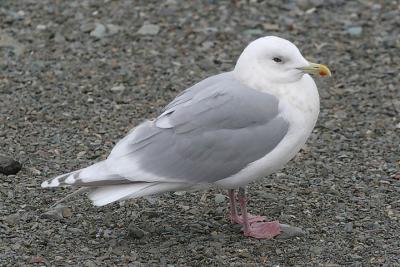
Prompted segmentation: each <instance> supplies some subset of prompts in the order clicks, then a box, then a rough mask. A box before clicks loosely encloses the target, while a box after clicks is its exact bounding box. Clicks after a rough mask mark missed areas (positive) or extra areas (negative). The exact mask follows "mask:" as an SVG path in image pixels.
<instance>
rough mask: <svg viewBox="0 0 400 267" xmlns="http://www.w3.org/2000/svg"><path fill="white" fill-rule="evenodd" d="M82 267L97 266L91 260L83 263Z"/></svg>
mask: <svg viewBox="0 0 400 267" xmlns="http://www.w3.org/2000/svg"><path fill="white" fill-rule="evenodd" d="M84 266H85V267H97V264H96V263H95V262H94V261H92V260H87V261H85V264H84Z"/></svg>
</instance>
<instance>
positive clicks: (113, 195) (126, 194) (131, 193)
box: [88, 183, 185, 206]
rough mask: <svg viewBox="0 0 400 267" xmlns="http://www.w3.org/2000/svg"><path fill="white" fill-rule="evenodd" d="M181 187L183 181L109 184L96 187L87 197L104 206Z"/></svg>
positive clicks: (96, 204) (182, 186)
mask: <svg viewBox="0 0 400 267" xmlns="http://www.w3.org/2000/svg"><path fill="white" fill-rule="evenodd" d="M182 188H185V184H184V183H132V184H128V185H109V186H103V187H99V188H96V189H95V190H93V191H91V192H90V193H89V194H88V197H89V199H90V200H91V201H92V202H93V204H94V205H95V206H104V205H107V204H109V203H112V202H115V201H118V200H125V199H128V198H138V197H143V196H148V195H154V194H159V193H164V192H168V191H173V190H176V189H182Z"/></svg>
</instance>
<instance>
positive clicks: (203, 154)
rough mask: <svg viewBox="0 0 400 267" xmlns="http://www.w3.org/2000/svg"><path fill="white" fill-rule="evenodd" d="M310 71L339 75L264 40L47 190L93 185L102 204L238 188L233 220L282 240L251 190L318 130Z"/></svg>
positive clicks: (286, 45)
mask: <svg viewBox="0 0 400 267" xmlns="http://www.w3.org/2000/svg"><path fill="white" fill-rule="evenodd" d="M309 74H313V75H317V76H330V75H331V72H330V70H329V69H328V67H327V66H325V65H322V64H316V63H311V62H309V61H307V60H306V59H305V58H304V57H303V56H302V55H301V53H300V51H299V49H298V48H297V47H296V46H295V45H294V44H293V43H291V42H290V41H288V40H285V39H282V38H279V37H275V36H266V37H262V38H259V39H256V40H255V41H253V42H251V43H250V44H249V45H248V46H247V47H246V48H245V49H244V51H243V52H242V54H241V55H240V57H239V59H238V60H237V63H236V65H235V67H234V69H233V70H232V71H228V72H224V73H221V74H218V75H215V76H211V77H209V78H206V79H204V80H202V81H200V82H199V83H197V84H195V85H193V86H191V87H190V88H188V89H186V90H184V91H183V92H181V93H180V94H179V95H178V96H177V97H176V98H175V99H174V100H172V102H170V103H169V104H168V105H167V106H166V107H165V108H164V109H163V110H162V111H161V112H160V113H161V114H160V115H159V116H158V117H157V118H155V119H152V120H147V121H144V122H142V123H141V124H139V125H138V126H136V127H135V128H133V129H132V130H131V131H130V132H129V133H128V134H127V135H126V136H125V137H124V138H123V139H122V140H120V141H119V142H118V143H117V144H116V145H115V147H114V148H113V149H112V151H111V153H110V155H109V156H108V158H107V159H106V160H103V161H100V162H98V163H95V164H93V165H91V166H89V167H86V168H83V169H80V170H77V171H73V172H70V173H67V174H63V175H60V176H58V177H55V178H53V179H49V180H47V181H44V182H43V183H42V184H41V186H42V187H43V188H51V187H60V186H74V187H81V188H88V189H89V193H88V197H89V199H90V200H91V201H92V202H93V204H94V205H95V206H104V205H106V204H109V203H112V202H115V201H121V200H126V199H131V198H138V197H143V196H149V195H154V194H160V193H164V192H171V191H189V190H202V189H207V188H209V187H211V186H214V187H219V188H223V189H227V190H228V196H229V207H230V212H229V216H230V219H231V221H232V223H237V224H241V225H242V230H243V233H244V236H248V237H254V238H257V239H271V238H274V237H275V236H277V235H279V234H280V233H281V230H282V224H280V223H279V222H278V221H270V222H268V221H267V220H266V219H265V217H263V216H255V215H252V214H250V213H248V212H247V207H246V203H247V198H246V192H245V186H246V185H247V184H248V183H250V182H252V181H254V180H257V179H261V178H263V177H266V176H268V175H270V174H272V173H274V172H276V171H278V170H280V169H281V168H283V166H284V165H285V164H286V163H287V162H288V161H289V160H290V159H292V158H293V157H294V156H295V155H296V153H297V152H298V151H299V150H300V149H301V147H302V146H303V145H304V144H305V142H306V140H307V139H308V137H309V135H310V134H311V132H312V130H313V128H314V126H315V123H316V121H317V118H318V114H319V95H318V90H317V86H316V84H315V82H314V80H313V79H312V77H311V76H310V75H309ZM236 190H237V191H236ZM237 206H239V207H240V214H239V212H238V209H237Z"/></svg>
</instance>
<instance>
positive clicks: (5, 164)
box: [0, 154, 22, 175]
mask: <svg viewBox="0 0 400 267" xmlns="http://www.w3.org/2000/svg"><path fill="white" fill-rule="evenodd" d="M21 168H22V164H21V163H19V162H18V161H16V160H14V159H12V158H10V157H8V156H6V155H1V154H0V173H2V174H5V175H12V174H17V173H18V172H19V171H20V170H21Z"/></svg>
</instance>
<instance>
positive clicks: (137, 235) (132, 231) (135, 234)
mask: <svg viewBox="0 0 400 267" xmlns="http://www.w3.org/2000/svg"><path fill="white" fill-rule="evenodd" d="M144 235H145V232H144V231H143V230H142V229H140V228H139V227H137V226H136V225H135V224H134V223H130V224H129V226H128V236H129V237H131V238H134V239H141V238H143V237H144Z"/></svg>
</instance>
